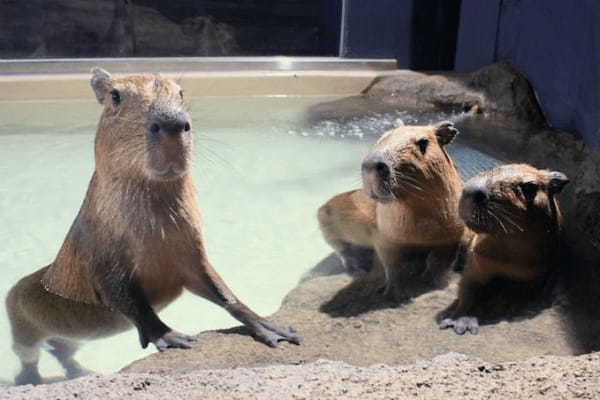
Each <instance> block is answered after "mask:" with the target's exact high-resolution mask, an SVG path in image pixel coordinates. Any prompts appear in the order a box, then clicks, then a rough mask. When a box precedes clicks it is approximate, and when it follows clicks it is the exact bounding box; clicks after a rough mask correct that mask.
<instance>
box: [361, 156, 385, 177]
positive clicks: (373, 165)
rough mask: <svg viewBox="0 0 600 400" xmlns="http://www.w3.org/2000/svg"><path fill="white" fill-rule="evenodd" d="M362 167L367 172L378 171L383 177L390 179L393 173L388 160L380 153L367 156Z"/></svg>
mask: <svg viewBox="0 0 600 400" xmlns="http://www.w3.org/2000/svg"><path fill="white" fill-rule="evenodd" d="M362 169H363V171H365V172H374V173H376V174H377V176H379V177H380V178H381V179H388V178H389V177H390V173H391V169H390V166H389V165H388V163H387V160H386V159H384V158H383V157H382V156H380V155H373V156H369V157H367V158H365V160H364V161H363V163H362Z"/></svg>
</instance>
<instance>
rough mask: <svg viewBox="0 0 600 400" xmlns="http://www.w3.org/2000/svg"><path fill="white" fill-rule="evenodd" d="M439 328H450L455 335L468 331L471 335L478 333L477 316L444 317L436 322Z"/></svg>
mask: <svg viewBox="0 0 600 400" xmlns="http://www.w3.org/2000/svg"><path fill="white" fill-rule="evenodd" d="M438 327H439V328H440V329H448V328H452V329H453V330H454V332H455V333H456V334H457V335H464V334H465V333H467V332H470V333H471V334H472V335H477V334H478V333H479V320H478V319H477V317H468V316H465V317H459V318H456V319H452V318H444V319H442V320H441V321H440V323H439V324H438Z"/></svg>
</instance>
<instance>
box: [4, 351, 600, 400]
mask: <svg viewBox="0 0 600 400" xmlns="http://www.w3.org/2000/svg"><path fill="white" fill-rule="evenodd" d="M124 398H135V399H159V398H164V399H188V400H190V399H206V398H208V399H309V398H310V399H316V398H344V399H401V398H419V399H445V398H447V399H450V398H463V399H537V398H544V399H597V398H600V354H598V353H596V354H590V355H585V356H579V357H556V356H546V357H537V358H532V359H529V360H527V361H522V362H511V363H501V364H493V363H487V362H484V361H481V360H478V359H474V358H469V357H467V356H465V355H461V354H457V353H448V354H445V355H441V356H438V357H435V358H434V359H433V360H430V361H417V362H416V363H413V364H409V365H401V366H387V365H383V364H379V365H373V366H371V367H356V366H352V365H349V364H346V363H343V362H334V361H325V360H319V361H316V362H313V363H310V364H306V365H302V366H298V365H285V366H270V367H264V368H236V369H229V370H201V371H197V372H192V373H186V374H182V375H172V376H160V375H155V374H137V373H124V374H115V375H109V376H103V377H100V376H91V377H85V378H80V379H77V380H72V381H68V382H63V383H59V384H53V385H41V386H37V387H33V386H21V387H12V388H4V389H2V388H0V399H29V400H34V399H43V400H50V399H124Z"/></svg>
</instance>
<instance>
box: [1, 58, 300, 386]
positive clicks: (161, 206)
mask: <svg viewBox="0 0 600 400" xmlns="http://www.w3.org/2000/svg"><path fill="white" fill-rule="evenodd" d="M91 85H92V88H93V89H94V92H95V94H96V98H97V100H98V102H99V103H100V104H101V105H102V106H103V107H104V111H103V113H102V116H101V117H100V123H99V124H98V131H97V133H96V140H95V161H96V162H95V171H94V173H93V175H92V179H91V181H90V184H89V187H88V190H87V194H86V197H85V199H84V201H83V204H82V206H81V209H80V211H79V214H78V215H77V217H76V218H75V221H74V222H73V224H72V226H71V229H70V230H69V232H68V234H67V237H66V238H65V241H64V243H63V245H62V247H61V249H60V251H59V253H58V255H57V256H56V259H55V260H54V262H53V263H52V264H50V265H48V266H46V267H44V268H42V269H40V270H38V271H37V272H34V273H33V274H31V275H29V276H26V277H25V278H23V279H21V280H20V281H19V282H18V283H17V284H16V285H15V286H14V287H13V288H12V289H11V290H10V292H9V294H8V297H7V300H6V306H7V310H8V315H9V319H10V322H11V328H12V336H13V343H14V344H13V349H14V351H15V353H16V354H17V355H18V356H19V358H20V360H21V363H22V370H21V372H20V373H19V375H18V376H17V377H16V379H15V381H16V383H17V384H26V383H33V384H36V383H40V382H41V381H42V379H41V377H40V374H39V372H38V369H37V363H38V358H39V348H40V346H41V345H42V344H44V343H47V344H48V345H49V346H50V348H51V350H50V353H51V354H52V355H53V356H55V357H56V358H57V359H58V361H59V362H60V363H61V364H62V366H63V367H64V369H65V372H66V375H67V377H75V376H79V375H82V374H84V373H85V370H84V369H83V368H82V367H81V366H80V365H79V364H78V363H77V362H76V361H75V360H74V358H73V356H74V354H75V352H76V351H77V346H78V342H79V341H81V340H87V339H94V338H98V337H103V336H107V335H112V334H115V333H118V332H121V331H123V330H126V329H129V328H130V327H135V328H136V329H137V331H138V333H139V338H140V343H141V345H142V347H144V348H145V347H146V346H147V345H148V343H154V345H155V346H156V347H157V348H158V350H161V351H162V350H164V349H166V348H170V347H179V348H189V347H190V344H191V342H192V341H193V340H194V339H193V338H192V337H190V336H187V335H183V334H181V333H178V332H176V331H174V330H172V329H171V328H170V327H169V326H167V325H166V324H165V323H164V322H162V321H161V320H160V318H159V317H158V315H157V314H156V313H157V312H158V311H159V310H160V309H161V308H163V307H164V306H166V305H167V304H169V303H170V302H172V301H173V300H175V299H176V298H177V297H178V296H179V295H180V294H181V293H182V291H183V289H187V290H189V291H191V292H192V293H194V294H196V295H198V296H201V297H204V298H206V299H208V300H210V301H212V302H214V303H216V304H218V305H220V306H222V307H224V308H225V309H226V310H227V311H228V312H229V313H231V315H232V316H234V317H235V318H237V319H238V320H239V321H241V322H242V323H244V324H245V325H247V326H248V327H249V328H250V330H251V331H252V332H253V334H254V335H255V336H256V337H257V338H258V339H259V340H261V341H263V342H265V343H266V344H268V345H270V346H276V345H277V343H278V342H279V341H282V340H286V341H289V342H292V343H296V344H297V343H299V339H298V337H297V336H296V335H295V333H294V331H293V329H291V328H288V327H282V326H278V325H276V324H274V323H271V322H269V321H267V320H265V319H263V318H261V317H259V316H258V315H257V314H255V313H254V312H253V311H252V310H250V309H249V308H248V307H247V306H245V305H244V304H243V303H242V302H241V301H240V300H238V299H237V298H236V297H235V295H234V294H233V293H232V292H231V291H230V290H229V288H228V287H227V286H226V285H225V283H224V282H223V280H222V279H221V278H220V277H219V275H218V274H217V273H216V272H215V270H214V268H213V266H212V265H211V264H210V262H209V261H208V258H207V255H206V251H205V249H204V243H203V239H202V231H201V221H200V214H199V210H198V207H197V205H196V198H195V192H196V191H195V188H194V185H193V182H192V179H191V177H190V174H189V170H190V161H191V154H192V146H193V139H194V137H193V130H192V124H191V119H190V116H189V114H188V112H187V111H186V108H185V106H184V103H183V92H182V90H181V88H180V87H179V86H178V85H177V84H176V83H175V82H174V81H172V80H170V79H165V78H163V77H161V76H158V75H133V76H126V77H122V78H115V77H112V76H111V75H110V74H109V73H108V72H106V71H104V70H101V69H97V68H96V69H94V70H93V71H92V80H91Z"/></svg>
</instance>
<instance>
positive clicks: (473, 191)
mask: <svg viewBox="0 0 600 400" xmlns="http://www.w3.org/2000/svg"><path fill="white" fill-rule="evenodd" d="M463 196H465V197H469V198H471V200H472V201H473V202H474V203H476V204H481V203H483V202H485V201H486V200H487V199H488V197H489V195H488V192H487V190H486V189H485V188H483V187H480V186H467V187H465V188H464V190H463Z"/></svg>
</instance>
